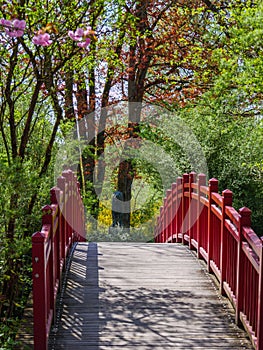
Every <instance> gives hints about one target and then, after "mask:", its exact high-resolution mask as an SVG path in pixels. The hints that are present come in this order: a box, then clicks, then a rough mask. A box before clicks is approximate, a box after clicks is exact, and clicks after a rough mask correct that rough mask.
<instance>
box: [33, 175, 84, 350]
mask: <svg viewBox="0 0 263 350" xmlns="http://www.w3.org/2000/svg"><path fill="white" fill-rule="evenodd" d="M57 185H58V186H55V187H53V188H52V189H51V191H50V200H51V204H50V205H46V206H44V207H43V208H42V212H43V215H42V229H41V231H40V232H37V233H35V234H33V236H32V267H33V317H34V348H35V349H38V350H47V346H48V336H49V332H50V328H51V323H52V319H53V318H54V316H55V312H56V310H55V309H56V297H57V294H58V291H59V287H60V281H61V276H62V270H63V266H64V265H65V259H66V255H67V252H68V251H69V249H70V248H71V245H72V243H73V242H74V241H84V240H85V217H84V206H83V203H82V199H81V196H80V189H79V184H78V183H77V179H76V177H75V176H74V174H73V172H72V171H71V170H69V171H64V172H63V176H62V177H60V178H58V181H57Z"/></svg>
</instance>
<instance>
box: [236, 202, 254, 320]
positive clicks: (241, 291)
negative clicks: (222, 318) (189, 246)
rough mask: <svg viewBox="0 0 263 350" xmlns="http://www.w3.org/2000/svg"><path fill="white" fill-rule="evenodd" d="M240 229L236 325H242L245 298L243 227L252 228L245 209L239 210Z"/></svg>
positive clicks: (248, 211)
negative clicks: (241, 314) (241, 318)
mask: <svg viewBox="0 0 263 350" xmlns="http://www.w3.org/2000/svg"><path fill="white" fill-rule="evenodd" d="M239 215H240V219H239V227H238V251H237V282H236V285H237V292H236V300H237V302H236V318H235V320H236V324H238V325H239V324H241V321H240V317H239V316H240V311H242V310H243V297H244V264H245V254H244V252H243V249H242V243H243V242H244V236H243V230H242V229H243V227H244V226H249V227H250V226H251V210H250V209H248V208H246V207H243V208H241V209H239Z"/></svg>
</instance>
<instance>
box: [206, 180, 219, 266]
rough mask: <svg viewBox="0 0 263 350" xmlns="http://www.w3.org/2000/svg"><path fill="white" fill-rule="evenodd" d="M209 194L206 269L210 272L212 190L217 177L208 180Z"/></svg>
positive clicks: (215, 185) (216, 188)
mask: <svg viewBox="0 0 263 350" xmlns="http://www.w3.org/2000/svg"><path fill="white" fill-rule="evenodd" d="M208 183H209V194H208V200H209V204H208V242H207V270H208V272H211V265H210V260H211V256H212V249H213V220H212V215H213V213H212V204H213V200H212V192H218V180H217V179H214V178H212V179H210V180H209V182H208Z"/></svg>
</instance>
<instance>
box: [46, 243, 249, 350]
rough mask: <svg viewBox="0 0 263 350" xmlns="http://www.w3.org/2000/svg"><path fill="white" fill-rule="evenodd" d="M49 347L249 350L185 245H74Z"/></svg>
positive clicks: (224, 302) (210, 281)
mask: <svg viewBox="0 0 263 350" xmlns="http://www.w3.org/2000/svg"><path fill="white" fill-rule="evenodd" d="M61 301H63V308H62V314H61V317H60V322H58V321H59V320H57V323H56V324H55V327H54V330H53V331H52V333H51V335H50V341H49V343H50V344H49V349H55V350H57V349H71V350H75V349H76V350H77V349H80V350H81V349H87V350H98V349H99V350H104V349H105V350H109V349H111V350H114V349H116V350H120V349H128V350H129V349H135V348H137V349H140V350H146V349H155V350H161V349H162V350H165V349H173V350H180V349H195V350H201V349H209V350H215V349H220V350H223V349H224V350H234V349H236V350H241V349H253V347H252V345H251V343H250V341H249V340H248V339H247V336H246V334H245V332H243V331H242V330H241V329H239V328H238V327H237V326H236V325H235V324H234V315H233V310H232V308H231V305H230V304H229V302H228V300H227V299H226V298H223V297H220V296H219V294H218V292H217V286H215V284H214V281H213V278H212V277H211V276H210V275H208V274H207V272H206V270H205V267H204V266H203V265H202V262H199V261H198V260H197V259H196V258H195V256H194V254H193V253H192V252H190V251H189V249H188V248H187V247H186V246H183V245H177V244H146V243H98V244H97V243H89V244H88V243H79V244H78V245H77V247H76V249H75V252H74V255H73V258H72V262H71V268H70V271H69V273H68V279H67V285H66V289H65V292H64V293H63V299H61Z"/></svg>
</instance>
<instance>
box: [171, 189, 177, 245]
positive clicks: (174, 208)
mask: <svg viewBox="0 0 263 350" xmlns="http://www.w3.org/2000/svg"><path fill="white" fill-rule="evenodd" d="M176 190H177V185H176V183H173V184H172V194H171V196H172V198H171V235H172V241H174V235H175V234H176V215H177V203H176ZM175 237H176V236H175ZM176 240H177V238H176Z"/></svg>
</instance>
